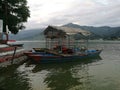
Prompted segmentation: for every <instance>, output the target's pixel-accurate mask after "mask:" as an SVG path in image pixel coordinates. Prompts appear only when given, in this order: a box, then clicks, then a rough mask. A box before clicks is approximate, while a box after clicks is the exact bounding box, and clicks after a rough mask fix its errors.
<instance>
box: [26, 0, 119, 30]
mask: <svg viewBox="0 0 120 90" xmlns="http://www.w3.org/2000/svg"><path fill="white" fill-rule="evenodd" d="M46 1H47V0H46ZM53 1H55V0H53ZM28 2H29V0H28ZM39 2H40V1H39ZM51 2H52V1H51ZM63 2H64V1H63ZM72 3H73V4H72ZM119 3H120V0H116V1H114V0H103V1H102V0H86V1H84V0H72V2H71V3H70V5H68V7H67V8H64V7H60V6H61V5H62V3H59V2H56V3H55V4H56V5H57V6H58V7H57V6H56V8H58V10H53V9H55V8H54V6H51V7H45V6H44V4H45V3H43V4H42V3H40V4H39V3H37V4H33V5H32V4H30V5H31V6H30V7H31V18H30V19H29V22H28V23H26V26H27V28H32V27H31V25H34V26H35V27H37V28H39V27H46V26H47V25H63V24H67V23H70V22H73V23H78V24H80V25H92V26H105V25H106V26H120V17H119V16H120V7H119V6H120V4H119ZM53 5H54V4H53ZM66 5H67V4H66ZM43 6H44V7H43ZM63 6H64V5H63ZM47 10H48V11H47Z"/></svg>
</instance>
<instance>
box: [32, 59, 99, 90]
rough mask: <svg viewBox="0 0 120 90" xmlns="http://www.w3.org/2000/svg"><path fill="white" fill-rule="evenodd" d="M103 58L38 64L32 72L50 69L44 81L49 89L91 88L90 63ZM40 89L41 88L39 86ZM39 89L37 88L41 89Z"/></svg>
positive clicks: (71, 89) (84, 89)
mask: <svg viewBox="0 0 120 90" xmlns="http://www.w3.org/2000/svg"><path fill="white" fill-rule="evenodd" d="M99 60H101V58H100V57H96V58H94V59H89V60H84V61H80V62H69V63H59V64H40V65H39V64H38V65H36V66H35V67H34V68H33V70H32V72H33V73H34V74H35V73H39V72H41V71H43V70H44V71H48V73H47V74H46V77H45V78H44V80H43V83H45V84H46V88H47V89H49V90H80V89H82V90H86V89H87V90H89V89H88V88H90V87H89V86H90V84H89V83H90V82H89V77H91V76H89V73H88V70H89V64H90V63H93V62H97V61H99ZM39 89H40V88H39ZM39 89H37V90H39Z"/></svg>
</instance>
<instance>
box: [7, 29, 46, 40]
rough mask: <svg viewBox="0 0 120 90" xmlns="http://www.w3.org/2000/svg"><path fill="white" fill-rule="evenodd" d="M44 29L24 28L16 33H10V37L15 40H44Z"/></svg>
mask: <svg viewBox="0 0 120 90" xmlns="http://www.w3.org/2000/svg"><path fill="white" fill-rule="evenodd" d="M43 30H44V29H32V30H23V31H20V32H19V33H18V34H16V35H14V34H9V38H10V39H14V40H42V39H44V35H43Z"/></svg>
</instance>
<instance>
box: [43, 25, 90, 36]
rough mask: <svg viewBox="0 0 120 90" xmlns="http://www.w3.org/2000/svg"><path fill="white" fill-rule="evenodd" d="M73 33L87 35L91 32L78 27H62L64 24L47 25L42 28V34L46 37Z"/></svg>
mask: <svg viewBox="0 0 120 90" xmlns="http://www.w3.org/2000/svg"><path fill="white" fill-rule="evenodd" d="M73 34H82V35H84V36H88V35H90V34H91V33H90V32H89V31H86V30H82V29H79V28H70V27H64V26H48V27H47V28H46V29H45V30H44V35H45V36H46V37H47V38H53V37H54V38H59V37H65V36H66V35H73Z"/></svg>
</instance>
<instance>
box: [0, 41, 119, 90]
mask: <svg viewBox="0 0 120 90" xmlns="http://www.w3.org/2000/svg"><path fill="white" fill-rule="evenodd" d="M19 42H22V43H24V47H25V49H31V48H33V47H45V44H44V42H43V41H19ZM89 48H103V51H102V53H101V54H100V57H97V58H94V59H88V60H81V61H77V62H67V63H53V64H32V63H29V62H25V63H23V64H21V65H12V66H8V67H6V68H0V90H120V41H91V42H90V43H89Z"/></svg>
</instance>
